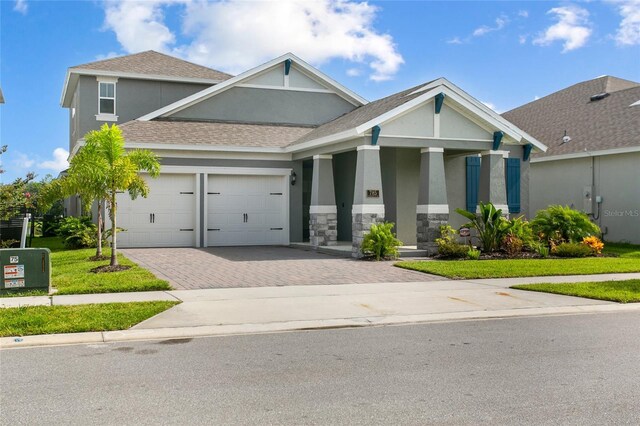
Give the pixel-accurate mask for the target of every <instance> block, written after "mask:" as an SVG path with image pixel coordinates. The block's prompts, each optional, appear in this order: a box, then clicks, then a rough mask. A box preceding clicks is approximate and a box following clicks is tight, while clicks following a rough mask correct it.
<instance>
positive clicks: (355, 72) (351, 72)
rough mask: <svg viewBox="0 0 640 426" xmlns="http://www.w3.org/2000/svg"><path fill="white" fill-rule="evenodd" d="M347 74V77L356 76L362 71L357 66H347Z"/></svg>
mask: <svg viewBox="0 0 640 426" xmlns="http://www.w3.org/2000/svg"><path fill="white" fill-rule="evenodd" d="M347 75H348V76H349V77H358V76H360V75H362V71H360V70H359V69H358V68H349V69H348V70H347Z"/></svg>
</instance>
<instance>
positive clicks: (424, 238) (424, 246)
mask: <svg viewBox="0 0 640 426" xmlns="http://www.w3.org/2000/svg"><path fill="white" fill-rule="evenodd" d="M416 219H417V240H418V250H427V254H428V255H430V256H431V255H434V254H436V253H438V245H437V244H436V238H440V225H446V224H447V223H449V215H448V214H446V213H441V214H438V213H418V214H417V215H416Z"/></svg>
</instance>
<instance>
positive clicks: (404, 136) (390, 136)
mask: <svg viewBox="0 0 640 426" xmlns="http://www.w3.org/2000/svg"><path fill="white" fill-rule="evenodd" d="M380 138H397V139H417V140H424V141H454V142H493V139H469V138H444V137H439V138H438V137H436V136H407V135H385V134H380Z"/></svg>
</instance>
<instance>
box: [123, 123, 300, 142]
mask: <svg viewBox="0 0 640 426" xmlns="http://www.w3.org/2000/svg"><path fill="white" fill-rule="evenodd" d="M120 129H121V130H122V133H123V136H124V137H125V139H126V141H127V146H130V147H134V146H138V144H139V145H140V146H143V145H144V144H163V145H164V144H170V145H180V146H184V145H200V146H203V147H204V146H231V147H254V148H282V147H285V146H287V145H289V144H290V143H291V142H293V141H295V140H296V139H298V138H300V137H301V136H303V135H305V134H306V133H309V132H310V131H311V130H312V128H310V127H294V126H280V125H263V124H246V123H218V122H201V121H160V120H154V121H139V120H134V121H129V122H128V123H124V124H123V125H121V126H120Z"/></svg>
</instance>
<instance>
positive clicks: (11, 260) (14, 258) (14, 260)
mask: <svg viewBox="0 0 640 426" xmlns="http://www.w3.org/2000/svg"><path fill="white" fill-rule="evenodd" d="M19 261H20V258H19V257H18V256H9V263H18V262H19Z"/></svg>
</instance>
